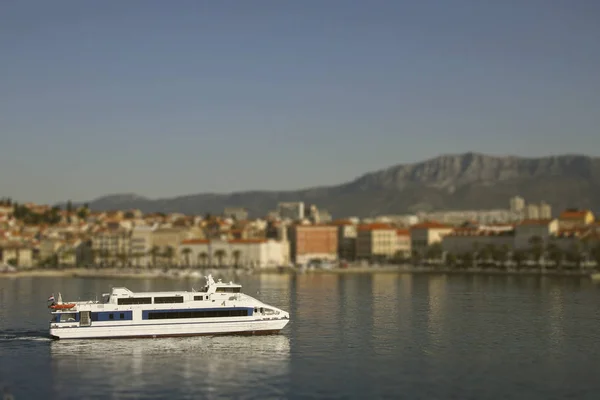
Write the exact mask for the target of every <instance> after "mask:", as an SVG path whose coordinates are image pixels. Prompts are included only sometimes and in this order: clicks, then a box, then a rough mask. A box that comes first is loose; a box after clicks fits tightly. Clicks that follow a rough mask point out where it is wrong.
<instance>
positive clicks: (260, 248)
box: [177, 239, 290, 268]
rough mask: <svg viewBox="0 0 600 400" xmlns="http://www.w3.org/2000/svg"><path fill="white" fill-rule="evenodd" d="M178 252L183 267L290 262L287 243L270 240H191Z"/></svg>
mask: <svg viewBox="0 0 600 400" xmlns="http://www.w3.org/2000/svg"><path fill="white" fill-rule="evenodd" d="M177 253H178V254H180V260H181V262H180V265H182V266H190V267H207V266H230V267H237V268H267V267H273V268H274V267H278V266H281V265H287V264H289V261H290V260H289V247H288V246H287V244H286V243H285V242H279V241H276V240H269V239H233V240H208V239H187V240H183V241H182V242H181V243H180V245H179V247H178V249H177Z"/></svg>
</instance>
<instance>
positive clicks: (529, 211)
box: [525, 204, 540, 219]
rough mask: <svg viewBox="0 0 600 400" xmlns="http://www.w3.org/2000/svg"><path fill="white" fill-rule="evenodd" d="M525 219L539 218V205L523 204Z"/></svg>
mask: <svg viewBox="0 0 600 400" xmlns="http://www.w3.org/2000/svg"><path fill="white" fill-rule="evenodd" d="M525 218H526V219H540V207H539V206H538V205H537V204H527V206H525Z"/></svg>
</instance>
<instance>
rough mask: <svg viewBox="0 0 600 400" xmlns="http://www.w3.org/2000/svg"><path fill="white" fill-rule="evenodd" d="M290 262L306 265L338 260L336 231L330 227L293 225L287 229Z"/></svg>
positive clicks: (333, 227) (335, 228)
mask: <svg viewBox="0 0 600 400" xmlns="http://www.w3.org/2000/svg"><path fill="white" fill-rule="evenodd" d="M288 238H289V241H290V253H291V261H292V262H293V263H295V264H307V263H309V262H310V261H311V260H322V261H335V260H337V259H338V254H337V252H338V229H337V227H335V226H330V225H293V226H290V227H289V233H288Z"/></svg>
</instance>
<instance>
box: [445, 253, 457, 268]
mask: <svg viewBox="0 0 600 400" xmlns="http://www.w3.org/2000/svg"><path fill="white" fill-rule="evenodd" d="M457 261H458V257H456V254H454V253H449V254H448V256H447V257H446V264H447V266H448V267H455V266H456V263H457Z"/></svg>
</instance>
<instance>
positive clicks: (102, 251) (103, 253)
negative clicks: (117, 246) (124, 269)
mask: <svg viewBox="0 0 600 400" xmlns="http://www.w3.org/2000/svg"><path fill="white" fill-rule="evenodd" d="M109 256H110V252H109V251H108V249H100V260H101V261H100V264H101V265H102V266H103V267H104V266H106V262H107V260H108V257H109Z"/></svg>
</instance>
